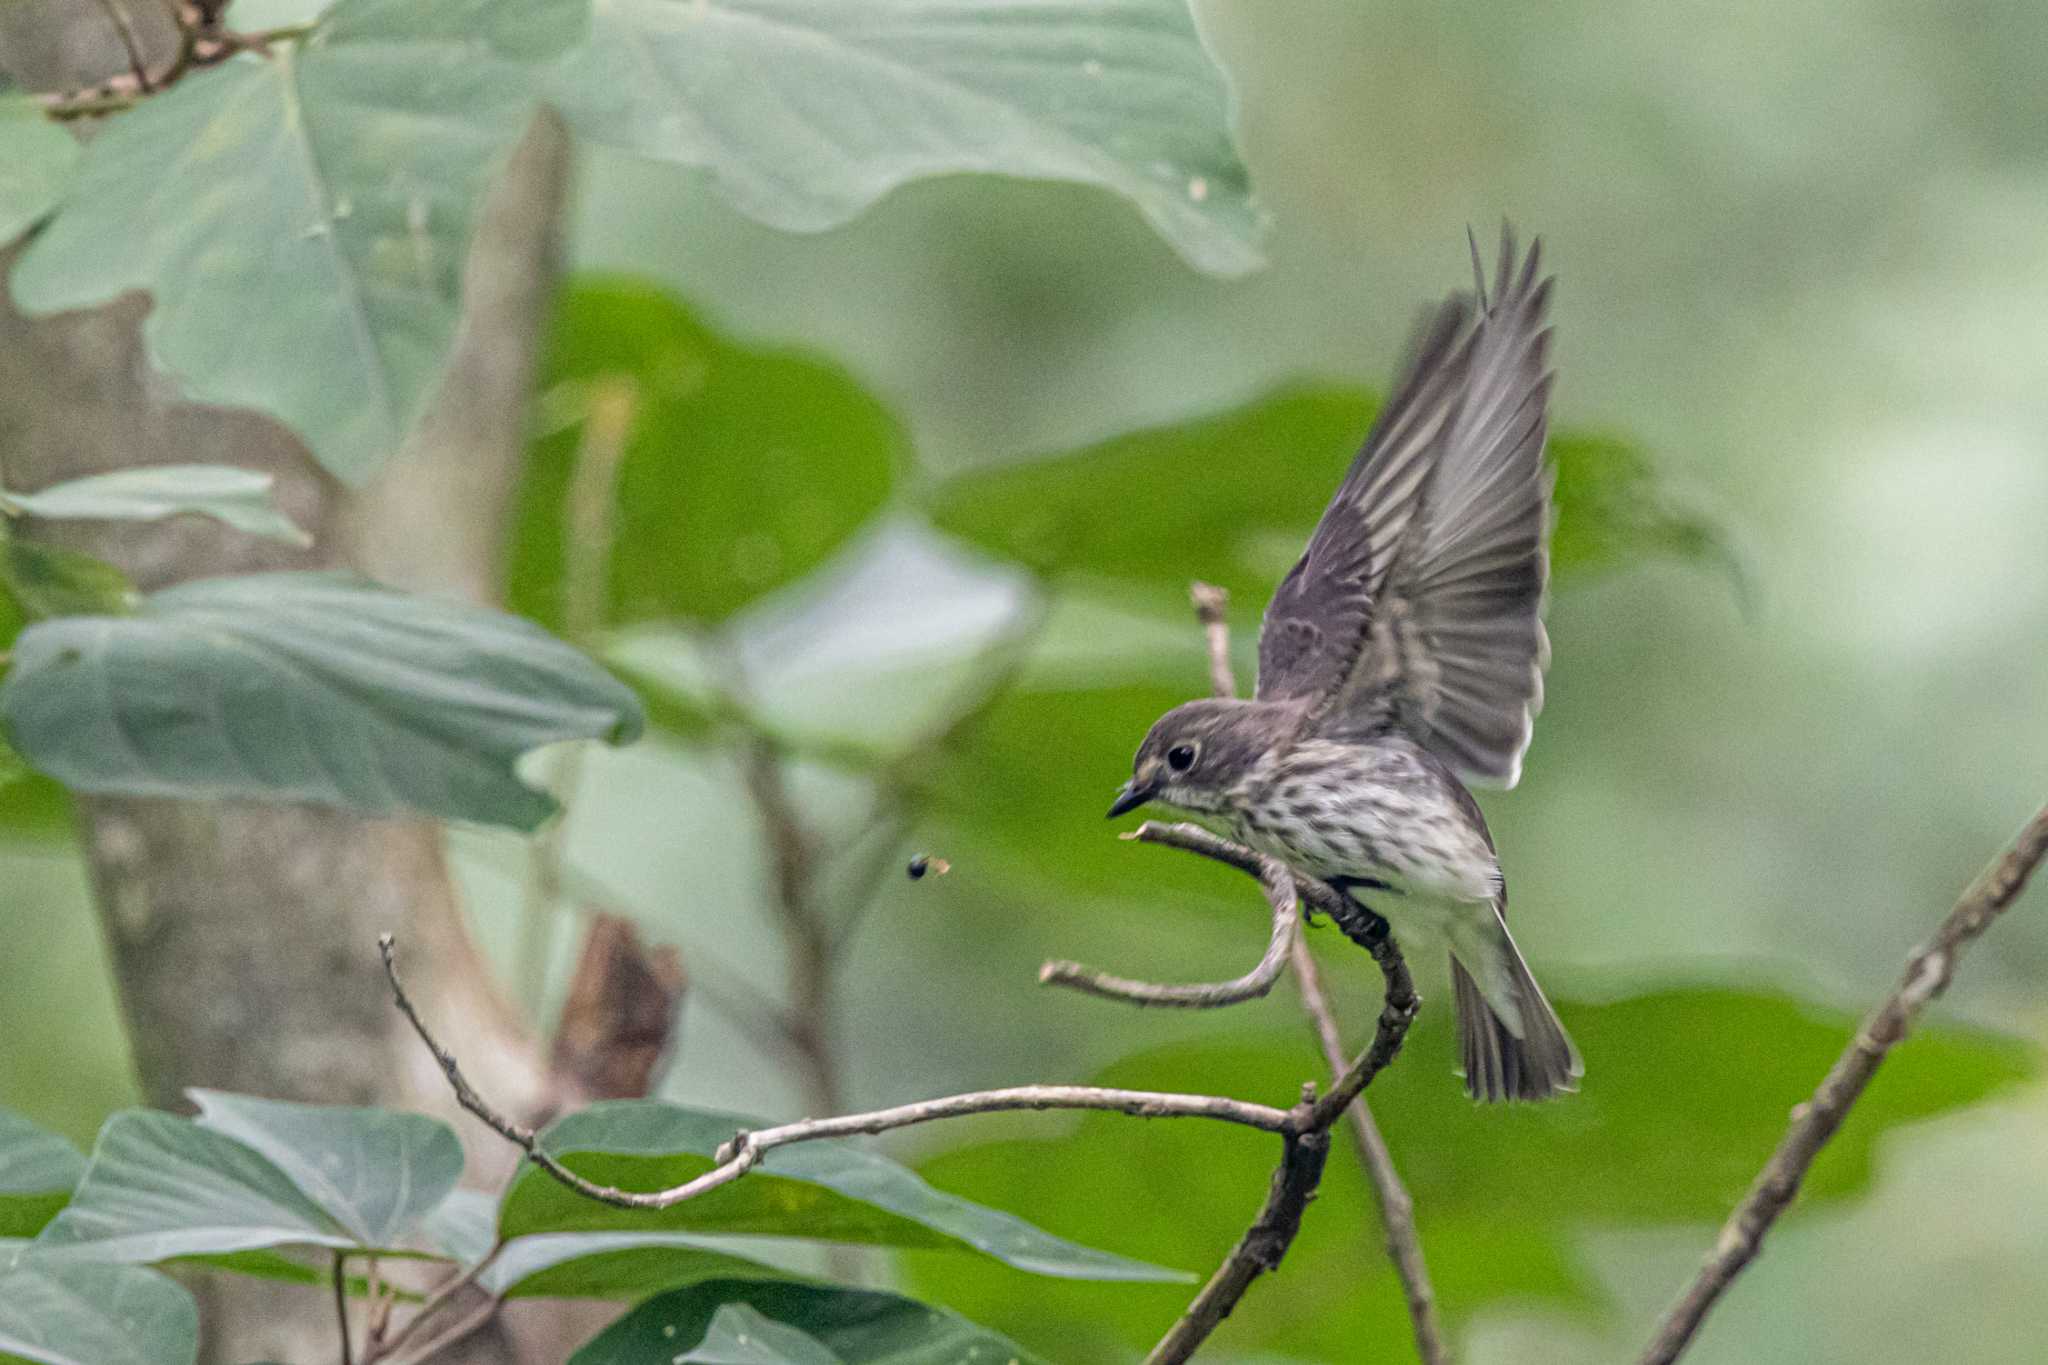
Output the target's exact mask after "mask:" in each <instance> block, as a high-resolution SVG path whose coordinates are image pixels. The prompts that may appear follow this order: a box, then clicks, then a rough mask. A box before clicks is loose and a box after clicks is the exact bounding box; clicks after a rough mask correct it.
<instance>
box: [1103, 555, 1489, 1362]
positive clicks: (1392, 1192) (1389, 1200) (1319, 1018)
mask: <svg viewBox="0 0 2048 1365" xmlns="http://www.w3.org/2000/svg"><path fill="white" fill-rule="evenodd" d="M1188 599H1189V600H1190V601H1191V602H1193V603H1194V607H1195V619H1196V620H1197V621H1199V622H1200V623H1201V625H1202V631H1203V634H1204V636H1205V637H1206V638H1207V640H1208V645H1209V685H1210V689H1211V690H1212V691H1213V692H1214V693H1215V694H1216V695H1217V696H1219V697H1234V696H1236V695H1237V678H1236V676H1235V674H1234V673H1233V672H1232V671H1231V667H1230V617H1229V606H1230V595H1229V594H1228V593H1226V592H1224V591H1223V589H1221V588H1218V587H1215V586H1213V585H1212V584H1208V583H1201V582H1196V583H1192V584H1190V585H1189V586H1188ZM1181 829H1182V830H1183V831H1184V832H1185V831H1190V830H1192V829H1193V827H1192V826H1182V827H1181ZM1139 837H1141V838H1143V837H1144V831H1143V830H1140V831H1139ZM1215 842H1217V843H1221V842H1222V841H1215ZM1221 851H1222V850H1220V849H1217V850H1211V851H1209V852H1208V856H1211V857H1215V856H1217V854H1218V853H1219V852H1221ZM1237 865H1238V866H1242V864H1241V863H1239V864H1237ZM1296 881H1297V883H1301V884H1302V885H1301V890H1302V892H1303V894H1304V895H1306V896H1307V897H1308V898H1309V900H1310V903H1311V904H1313V905H1314V906H1315V907H1316V908H1317V909H1319V910H1321V911H1322V912H1323V913H1325V914H1327V915H1328V916H1330V918H1331V919H1333V920H1336V921H1337V922H1338V923H1339V924H1341V925H1344V926H1346V930H1345V931H1346V933H1347V934H1350V936H1351V937H1353V938H1354V939H1358V938H1360V934H1362V933H1365V932H1366V931H1369V930H1370V931H1374V936H1375V937H1376V938H1379V939H1384V938H1385V928H1384V924H1383V922H1382V921H1380V920H1379V919H1378V917H1376V916H1370V915H1363V916H1362V915H1361V914H1360V913H1359V907H1358V906H1357V904H1356V903H1355V902H1354V901H1352V899H1351V898H1350V897H1349V896H1346V895H1342V894H1341V893H1339V892H1338V891H1337V890H1336V889H1335V888H1333V887H1331V886H1329V885H1327V884H1326V883H1324V882H1322V881H1320V880H1317V879H1314V878H1303V877H1297V878H1296ZM1353 927H1355V928H1356V929H1357V930H1358V931H1359V932H1357V933H1354V932H1352V930H1353ZM1367 946H1368V947H1371V946H1372V944H1370V943H1368V944H1367ZM1374 958H1375V960H1379V958H1380V955H1379V953H1377V952H1375V953H1374ZM1293 965H1294V975H1295V979H1296V980H1297V981H1298V982H1299V983H1300V985H1301V1008H1302V1012H1303V1013H1304V1014H1306V1015H1307V1016H1308V1020H1309V1024H1310V1026H1311V1027H1312V1028H1313V1029H1314V1030H1315V1034H1316V1039H1317V1041H1318V1042H1319V1043H1320V1044H1321V1046H1322V1050H1323V1059H1324V1061H1325V1062H1327V1063H1328V1065H1329V1068H1330V1073H1331V1075H1332V1076H1339V1075H1341V1074H1342V1073H1343V1072H1344V1070H1345V1066H1344V1040H1343V1033H1342V1031H1341V1030H1340V1029H1339V1028H1338V1026H1337V1016H1336V1012H1335V1011H1334V1010H1333V1009H1331V1007H1330V1000H1329V997H1328V995H1326V994H1325V993H1324V991H1323V979H1322V973H1321V972H1320V971H1319V970H1318V969H1317V967H1316V960H1315V954H1314V953H1312V952H1311V951H1310V950H1309V946H1308V942H1307V940H1306V939H1305V938H1303V937H1302V936H1301V935H1299V934H1297V935H1296V936H1295V940H1294V945H1293ZM1381 967H1382V970H1383V971H1384V970H1385V967H1386V964H1385V963H1384V962H1383V961H1382V962H1381ZM1403 976H1404V977H1405V964H1404V968H1403ZM1396 984H1397V983H1396V979H1395V977H1393V976H1391V975H1390V976H1388V978H1387V987H1388V990H1387V999H1388V1001H1389V1002H1390V1003H1391V1002H1392V1001H1393V1000H1394V999H1395V996H1396ZM1400 993H1401V995H1402V996H1403V997H1404V998H1406V999H1407V1000H1409V1001H1413V998H1414V988H1413V983H1412V982H1406V981H1405V980H1404V981H1403V982H1402V983H1401V984H1400ZM1413 1008H1414V1007H1413V1005H1412V1004H1411V1005H1410V1006H1409V1013H1410V1016H1411V1017H1412V1015H1413ZM1348 1112H1349V1116H1350V1119H1351V1132H1352V1136H1353V1138H1354V1139H1355V1140H1356V1142H1357V1145H1358V1159H1359V1162H1360V1164H1361V1165H1363V1166H1364V1168H1365V1174H1366V1179H1367V1180H1368V1181H1369V1182H1370V1183H1371V1185H1372V1188H1373V1194H1374V1196H1375V1197H1376V1199H1377V1202H1378V1204H1379V1210H1380V1226H1381V1228H1382V1229H1383V1230H1384V1232H1385V1233H1386V1238H1387V1254H1388V1256H1389V1257H1390V1258H1391V1259H1392V1260H1393V1263H1394V1270H1395V1272H1396V1274H1398V1275H1399V1277H1400V1280H1401V1291H1402V1294H1403V1296H1404V1297H1405V1298H1406V1299H1407V1301H1408V1320H1409V1322H1410V1323H1411V1324H1412V1326H1413V1328H1414V1333H1415V1349H1416V1352H1417V1353H1418V1354H1419V1355H1420V1356H1421V1358H1422V1361H1423V1365H1444V1362H1446V1361H1448V1360H1449V1359H1450V1350H1449V1347H1448V1345H1447V1343H1446V1340H1445V1337H1444V1330H1443V1324H1442V1323H1441V1322H1439V1321H1438V1319H1437V1312H1436V1290H1435V1289H1434V1288H1433V1287H1432V1286H1431V1284H1430V1280H1429V1266H1428V1264H1427V1263H1426V1262H1425V1261H1424V1259H1423V1255H1422V1238H1421V1236H1420V1234H1418V1233H1417V1231H1416V1229H1415V1200H1414V1198H1413V1197H1412V1196H1410V1195H1409V1193H1408V1187H1407V1185H1405V1184H1404V1183H1403V1182H1402V1180H1401V1173H1400V1171H1399V1170H1398V1169H1396V1168H1395V1166H1394V1155H1393V1153H1392V1152H1391V1151H1390V1150H1388V1147H1387V1142H1386V1139H1385V1138H1383V1137H1382V1136H1380V1130H1379V1125H1378V1124H1377V1123H1375V1122H1373V1117H1372V1110H1371V1109H1370V1108H1368V1107H1367V1105H1366V1103H1365V1099H1364V1097H1363V1096H1360V1097H1358V1098H1357V1099H1354V1100H1353V1101H1352V1102H1351V1104H1350V1106H1349V1110H1348Z"/></svg>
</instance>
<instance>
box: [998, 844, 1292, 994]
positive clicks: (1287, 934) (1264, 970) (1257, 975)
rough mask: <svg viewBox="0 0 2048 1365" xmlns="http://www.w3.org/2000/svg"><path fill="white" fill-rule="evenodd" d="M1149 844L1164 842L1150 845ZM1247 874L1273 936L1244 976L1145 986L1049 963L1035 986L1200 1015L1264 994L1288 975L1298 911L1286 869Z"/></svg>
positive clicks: (1268, 864) (1269, 866)
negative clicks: (1266, 908) (1261, 897)
mask: <svg viewBox="0 0 2048 1365" xmlns="http://www.w3.org/2000/svg"><path fill="white" fill-rule="evenodd" d="M1149 827H1150V826H1149V825H1148V828H1149ZM1150 842H1153V843H1163V842H1168V841H1166V840H1160V839H1154V840H1151V841H1150ZM1247 870H1248V871H1252V874H1253V875H1254V876H1256V877H1257V878H1258V879H1259V887H1260V889H1261V890H1263V891H1264V892H1265V893H1266V901H1267V903H1268V904H1270V905H1271V906H1272V907H1273V936H1272V938H1271V939H1270V940H1269V941H1268V942H1267V944H1266V955H1265V956H1264V957H1262V958H1260V959H1259V963H1258V965H1257V966H1256V967H1253V968H1252V969H1251V970H1250V971H1249V972H1246V973H1245V974H1244V975H1243V976H1240V977H1238V978H1236V979H1235V980H1233V981H1218V982H1215V983H1212V984H1208V985H1191V986H1178V985H1176V986H1162V985H1157V984H1155V983H1153V982H1150V981H1134V980H1132V979H1130V978H1129V977H1123V976H1111V975H1110V974H1109V973H1107V972H1099V971H1097V970H1095V969H1094V968H1093V967H1084V966H1082V965H1081V964H1080V963H1078V962H1064V961H1061V962H1048V963H1046V964H1045V965H1044V966H1043V967H1040V968H1039V969H1038V979H1039V981H1040V982H1042V983H1044V984H1045V985H1048V986H1066V987H1070V988H1071V989H1073V990H1077V991H1082V992H1084V993H1086V994H1088V995H1099V996H1103V997H1105V998H1107V999H1111V1000H1128V1001H1130V1002H1131V1003H1132V1004H1134V1005H1167V1006H1175V1007H1178V1008H1182V1009H1199V1010H1207V1009H1217V1008H1219V1007H1221V1006H1224V1005H1238V1004H1242V1003H1244V1002H1245V1001H1247V1000H1253V999H1256V998H1258V997H1259V996H1262V995H1264V994H1266V993H1267V992H1268V991H1270V990H1272V989H1273V983H1274V982H1276V981H1278V980H1279V979H1280V973H1281V972H1283V971H1285V970H1286V969H1287V955H1288V951H1289V949H1290V948H1292V947H1293V946H1294V945H1295V944H1296V943H1298V942H1299V941H1300V938H1301V911H1300V909H1299V902H1298V900H1297V897H1296V895H1295V890H1294V876H1293V874H1292V873H1290V872H1289V871H1288V870H1287V868H1286V867H1285V866H1283V865H1282V864H1280V863H1277V862H1274V861H1273V860H1272V859H1270V858H1264V859H1261V860H1260V861H1259V865H1258V867H1257V868H1256V869H1247Z"/></svg>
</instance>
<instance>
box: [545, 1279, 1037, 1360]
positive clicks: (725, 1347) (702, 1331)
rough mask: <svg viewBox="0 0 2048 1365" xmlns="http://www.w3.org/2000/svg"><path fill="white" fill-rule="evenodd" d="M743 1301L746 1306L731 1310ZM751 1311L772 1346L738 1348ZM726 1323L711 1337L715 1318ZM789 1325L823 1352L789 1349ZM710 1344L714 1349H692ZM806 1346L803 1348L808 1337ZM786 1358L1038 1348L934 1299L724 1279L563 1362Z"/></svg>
mask: <svg viewBox="0 0 2048 1365" xmlns="http://www.w3.org/2000/svg"><path fill="white" fill-rule="evenodd" d="M737 1308H744V1309H745V1310H748V1311H747V1312H746V1314H745V1315H742V1314H741V1313H739V1312H736V1311H734V1310H735V1309H737ZM757 1320H765V1321H766V1322H768V1323H774V1324H777V1325H778V1326H779V1327H781V1328H782V1329H783V1331H782V1332H779V1333H777V1334H776V1337H775V1340H774V1341H773V1342H772V1343H770V1344H771V1345H773V1346H776V1347H779V1348H781V1349H782V1350H783V1351H784V1353H783V1354H779V1355H759V1354H756V1355H739V1354H735V1353H734V1352H735V1351H736V1350H739V1349H745V1347H744V1346H743V1345H742V1343H740V1342H739V1341H738V1340H737V1337H738V1336H739V1335H740V1334H741V1333H742V1332H744V1333H745V1334H747V1335H748V1336H753V1335H754V1334H755V1331H756V1330H757V1329H758V1327H759V1326H760V1324H759V1322H758V1321H757ZM721 1321H722V1322H723V1323H724V1324H725V1330H724V1331H723V1332H722V1333H721V1334H720V1335H718V1336H716V1337H714V1335H713V1331H714V1327H715V1325H716V1324H718V1323H720V1322H721ZM791 1331H794V1332H796V1333H799V1334H801V1335H802V1336H804V1337H808V1338H810V1339H811V1341H812V1342H814V1343H815V1344H816V1346H817V1347H818V1348H819V1349H822V1350H823V1351H825V1352H826V1353H827V1354H825V1355H822V1356H821V1355H817V1354H816V1353H815V1352H813V1353H812V1354H810V1355H802V1354H790V1353H789V1352H790V1351H791V1350H792V1349H794V1348H793V1347H792V1346H791V1345H790V1343H792V1342H793V1341H794V1340H795V1338H793V1337H791V1336H789V1335H786V1334H787V1333H788V1332H791ZM706 1347H709V1348H710V1349H711V1350H712V1352H713V1354H708V1355H698V1354H694V1352H695V1351H697V1350H698V1349H701V1348H706ZM804 1349H809V1347H808V1346H806V1347H805V1348H804ZM678 1360H682V1361H706V1362H713V1361H716V1362H748V1365H751V1363H752V1362H755V1361H761V1362H786V1363H788V1365H813V1362H817V1361H825V1360H840V1361H844V1362H845V1365H960V1362H963V1361H987V1362H989V1365H1043V1363H1042V1362H1041V1361H1040V1359H1039V1357H1037V1356H1034V1355H1032V1354H1031V1353H1030V1352H1028V1351H1026V1350H1024V1349H1023V1348H1022V1347H1021V1346H1019V1345H1017V1343H1016V1342H1014V1341H1011V1340H1010V1339H1009V1338H1008V1337H1005V1336H1002V1335H1001V1334H999V1333H996V1332H991V1331H989V1330H988V1329H987V1328H985V1327H978V1326H976V1325H975V1324H974V1323H971V1322H969V1321H967V1320H966V1319H965V1318H962V1317H959V1316H957V1315H956V1314H953V1313H949V1312H947V1311H945V1310H944V1309H940V1308H928V1307H926V1306H925V1305H924V1304H921V1303H917V1302H914V1301H912V1300H910V1299H906V1298H903V1297H901V1296H899V1295H896V1294H878V1293H872V1292H869V1291H866V1290H858V1289H837V1288H832V1287H830V1286H826V1285H805V1284H777V1283H762V1282H750V1281H746V1280H724V1281H715V1282H713V1283H709V1284H701V1285H692V1286H691V1287H689V1288H687V1289H679V1290H676V1291H674V1292H673V1293H668V1294H663V1295H661V1296H660V1297H659V1298H654V1299H650V1300H648V1301H647V1302H646V1303H643V1304H641V1305H640V1306H639V1307H638V1308H636V1309H634V1310H633V1311H632V1312H631V1313H628V1314H627V1315H626V1316H625V1317H623V1318H621V1319H620V1320H619V1321H618V1322H616V1323H614V1324H613V1325H612V1326H611V1327H610V1328H608V1329H606V1330H605V1331H604V1332H603V1333H602V1334H601V1335H600V1336H599V1337H598V1338H597V1339H596V1340H595V1341H592V1342H591V1343H590V1344H589V1345H588V1346H585V1347H584V1348H583V1349H582V1350H580V1351H578V1352H577V1353H576V1354H575V1355H574V1356H572V1357H570V1362H569V1365H673V1363H674V1362H675V1361H678Z"/></svg>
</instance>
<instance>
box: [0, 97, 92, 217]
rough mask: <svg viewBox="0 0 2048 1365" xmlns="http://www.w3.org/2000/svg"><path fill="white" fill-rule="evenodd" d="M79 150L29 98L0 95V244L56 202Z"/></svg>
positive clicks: (69, 176)
mask: <svg viewBox="0 0 2048 1365" xmlns="http://www.w3.org/2000/svg"><path fill="white" fill-rule="evenodd" d="M79 152H80V148H79V145H78V139H77V138H75V137H73V136H72V135H71V134H70V133H69V132H67V131H66V130H65V129H63V128H61V127H59V126H58V125H57V124H55V123H52V122H51V121H50V119H49V118H48V116H46V115H45V114H44V113H43V110H42V106H41V105H39V104H37V103H36V101H35V100H33V99H30V98H28V97H26V96H21V95H9V96H4V97H0V246H4V245H5V244H7V243H8V242H11V241H13V240H14V239H15V238H16V237H19V236H20V235H21V234H22V233H23V232H25V231H27V230H28V229H29V228H31V227H33V226H34V225H35V224H36V223H37V221H39V220H40V219H41V218H42V216H43V215H44V214H46V213H48V212H49V211H50V210H51V208H53V207H54V206H55V205H56V203H57V201H58V199H60V198H61V197H62V196H63V194H64V187H65V185H66V184H68V183H69V182H70V180H71V176H72V173H73V171H74V170H75V169H76V168H77V165H78V157H79Z"/></svg>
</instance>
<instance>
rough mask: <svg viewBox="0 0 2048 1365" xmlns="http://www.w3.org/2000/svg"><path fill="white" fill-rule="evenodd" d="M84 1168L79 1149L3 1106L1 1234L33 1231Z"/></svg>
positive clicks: (0, 1115)
mask: <svg viewBox="0 0 2048 1365" xmlns="http://www.w3.org/2000/svg"><path fill="white" fill-rule="evenodd" d="M84 1174H85V1158H84V1157H83V1156H81V1155H79V1152H78V1149H77V1148H76V1147H73V1146H72V1145H71V1144H70V1143H68V1142H66V1141H65V1140H64V1139H63V1138H60V1137H58V1136H57V1135H56V1134H55V1133H49V1132H45V1131H43V1130H42V1129H41V1128H38V1127H36V1125H34V1124H33V1123H30V1122H29V1121H28V1120H27V1119H25V1118H23V1117H21V1115H19V1114H16V1113H13V1112H12V1111H10V1110H6V1109H0V1237H33V1236H35V1235H36V1233H38V1232H40V1231H41V1230H42V1228H43V1225H44V1224H46V1223H48V1222H49V1221H50V1219H52V1218H53V1217H55V1216H56V1214H57V1210H59V1209H61V1208H63V1207H64V1205H65V1203H66V1202H67V1201H68V1200H69V1199H70V1198H71V1191H72V1188H73V1187H74V1186H76V1185H77V1184H78V1179H79V1177H80V1176H82V1175H84Z"/></svg>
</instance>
